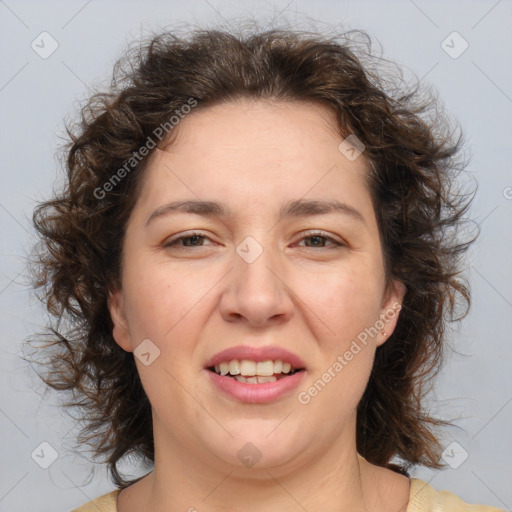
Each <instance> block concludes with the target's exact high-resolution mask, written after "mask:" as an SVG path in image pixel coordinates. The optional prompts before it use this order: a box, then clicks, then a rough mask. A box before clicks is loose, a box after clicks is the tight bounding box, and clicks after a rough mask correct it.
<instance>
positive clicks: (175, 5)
mask: <svg viewBox="0 0 512 512" xmlns="http://www.w3.org/2000/svg"><path fill="white" fill-rule="evenodd" d="M244 15H251V16H255V17H257V18H258V19H259V20H260V21H261V22H262V23H268V24H273V26H283V25H284V24H286V23H289V24H290V25H292V26H297V25H300V26H302V27H303V28H307V27H308V24H310V23H311V20H312V19H314V20H316V21H315V22H314V23H315V25H316V26H317V27H320V28H321V27H322V26H324V23H336V24H340V25H343V26H344V27H345V28H362V29H366V30H368V32H369V33H370V35H372V37H374V38H375V39H377V40H378V41H379V42H380V43H381V44H382V46H383V50H384V55H385V56H387V57H388V58H391V59H393V60H396V61H397V62H398V63H399V64H401V65H403V66H406V67H407V68H408V69H410V70H412V72H414V73H415V74H416V75H417V76H418V77H420V78H422V80H424V81H428V82H429V83H431V84H432V85H433V86H435V87H436V88H437V89H438V91H439V93H440V96H441V98H442V99H443V100H444V103H445V105H446V107H447V108H448V110H449V111H450V112H451V113H452V114H453V115H454V116H455V117H456V118H457V119H458V120H459V121H460V123H461V125H462V127H463V129H464V131H465V134H466V136H467V138H468V146H469V148H470V150H471V152H472V154H473V158H472V161H471V164H470V166H469V167H468V171H469V172H470V173H471V175H472V176H473V177H474V178H475V179H476V180H477V181H478V184H479V189H478V193H477V196H476V198H475V201H474V203H473V206H472V209H471V211H470V217H471V218H472V219H473V220H474V221H475V222H476V223H478V224H479V226H480V229H481V235H480V238H479V240H478V242H477V244H475V245H474V246H473V248H472V250H471V251H470V253H469V255H468V256H469V259H468V276H469V279H470V283H471V288H472V293H473V307H472V309H471V312H470V314H469V316H468V317H467V318H466V319H465V320H464V321H463V323H462V324H461V325H460V327H459V328H455V329H454V330H453V332H452V334H451V339H452V340H453V344H454V345H455V347H456V349H457V351H458V354H455V355H453V356H452V357H451V358H450V361H449V362H448V364H447V365H446V366H445V368H444V370H443V371H442V373H441V375H440V378H439V380H438V386H437V388H436V390H435V392H434V393H433V395H432V408H434V409H435V410H436V411H437V412H438V413H439V414H441V415H443V416H444V417H445V418H448V419H455V420H456V424H457V425H458V426H459V427H460V428H454V429H452V430H450V431H449V433H448V435H447V436H446V439H445V440H444V441H443V443H444V445H446V446H447V447H448V446H449V445H450V444H451V443H453V442H456V443H457V444H456V445H452V446H451V447H450V448H449V450H448V451H447V457H448V459H449V460H450V462H451V464H452V465H453V466H454V468H453V469H452V468H450V467H449V468H448V469H447V470H445V471H431V470H426V469H417V470H416V471H415V473H414V476H416V477H419V478H423V479H425V480H427V481H430V483H431V485H433V486H434V487H436V488H437V489H439V490H440V489H448V490H450V491H452V492H454V493H456V494H458V495H460V496H461V497H462V498H463V499H464V500H466V501H468V502H476V503H486V504H490V505H494V506H497V507H502V508H507V509H510V508H511V507H512V486H511V485H510V484H511V482H512V469H511V463H510V460H511V458H512V450H511V448H512V443H511V435H510V432H511V430H512V429H511V423H512V422H511V419H512V386H511V384H512V382H511V376H510V375H511V372H510V368H511V359H512V358H511V356H512V343H511V341H512V340H511V336H510V324H509V320H510V318H511V316H512V286H511V284H512V270H511V269H512V266H511V265H510V249H511V239H512V237H511V233H512V174H511V172H510V163H509V162H510V147H511V143H510V140H511V136H512V115H511V114H512V70H511V66H510V62H511V55H512V52H511V50H512V33H511V31H510V23H511V21H512V3H511V1H510V0H501V1H496V0H490V1H478V2H477V1H472V2H468V1H456V2H455V1H454V2H446V1H443V2H441V1H438V2H436V1H432V2H427V1H425V0H414V1H413V0H402V1H392V2H371V1H360V2H356V1H341V0H333V1H328V0H323V1H321V0H318V1H316V2H315V3H314V4H313V3H312V2H305V1H294V0H292V1H284V2H283V1H276V2H270V1H258V2H257V1H244V2H235V1H219V0H209V1H206V0H195V1H191V2H187V5H183V2H177V1H166V2H164V1H160V2H159V1H147V2H144V3H142V2H140V3H138V2H133V1H132V2H120V1H119V2H113V1H111V2H100V1H99V0H92V1H89V2H87V1H61V2H57V1H47V2H41V1H39V2H21V1H14V0H6V1H0V20H1V21H0V39H1V43H2V45H1V59H2V63H3V65H2V70H1V76H0V109H1V135H2V136H1V142H0V159H1V166H0V169H1V173H2V174H1V178H2V179H1V187H0V226H1V237H0V319H1V320H0V321H1V324H0V325H1V327H0V329H1V331H0V332H1V333H2V345H1V346H2V350H1V354H0V389H2V396H1V404H0V428H1V433H2V443H1V444H0V460H1V467H0V472H1V473H0V510H1V511H9V512H16V511H24V512H26V511H27V510H31V511H32V510H37V511H40V512H46V511H47V512H50V511H51V512H56V511H58V510H62V511H65V510H69V509H71V508H73V507H75V506H78V505H79V504H81V503H83V502H85V501H88V500H89V499H92V498H93V497H95V496H97V495H99V494H102V493H104V492H107V491H110V490H111V489H113V485H112V484H111V483H110V482H109V481H108V479H107V478H106V476H105V471H104V470H103V469H102V467H100V466H96V467H94V466H92V465H91V464H90V463H88V462H87V461H86V460H85V459H83V458H82V457H81V456H80V455H77V454H73V452H72V451H71V449H70V446H72V444H71V441H72V439H73V435H74V434H75V433H76V431H77V429H76V427H75V424H74V422H73V421H72V420H71V419H70V418H69V417H68V416H67V415H66V414H65V413H64V412H63V411H62V410H61V409H60V408H59V407H58V404H59V399H60V397H59V396H58V395H56V394H50V393H45V390H44V388H43V387H42V386H41V385H40V384H39V382H38V379H37V377H36V376H35V373H34V371H33V370H32V369H31V368H29V367H28V366H27V365H26V364H24V363H23V361H22V360H21V359H20V357H19V356H20V354H21V348H22V341H23V340H24V339H26V337H27V336H29V335H31V334H33V333H34V332H37V331H39V330H41V326H42V325H44V322H45V318H46V317H45V314H44V312H43V310H42V307H41V306H40V305H39V304H38V303H37V301H36V300H35V299H34V298H33V297H32V296H31V295H30V293H29V290H28V287H27V284H26V282H27V279H26V274H27V272H26V269H25V268H24V264H25V263H24V259H25V257H26V255H27V253H28V252H29V251H30V247H31V245H32V243H33V242H34V231H33V229H32V227H31V224H30V218H31V214H32V210H33V207H34V205H35V203H36V202H37V201H38V200H41V199H42V198H45V197H47V196H48V195H49V194H50V192H51V190H52V187H53V184H54V181H55V179H56V175H57V169H58V162H57V160H56V158H55V156H54V155H55V151H56V147H57V145H58V144H60V142H61V140H62V139H61V136H62V134H63V119H64V117H65V116H69V115H73V114H74V112H76V107H77V106H78V101H82V100H83V99H84V98H85V97H86V96H87V95H88V94H89V92H90V91H89V89H88V88H89V87H90V86H91V85H96V84H97V83H98V82H100V81H101V82H102V83H108V82H109V80H110V76H111V68H112V65H113V63H114V61H115V60H116V58H117V57H119V55H120V53H121V52H122V50H123V48H124V47H125V45H126V43H127V42H128V41H130V40H132V39H133V38H138V37H139V36H140V35H141V34H142V35H147V31H148V30H151V29H155V30H158V29H159V28H161V27H164V26H165V25H169V24H173V23H175V22H180V21H187V22H196V23H198V24H201V25H210V26H211V25H216V24H217V23H223V24H225V23H226V22H225V19H227V20H228V22H232V20H233V17H238V16H244ZM43 31H47V32H49V33H50V34H51V36H52V37H53V38H54V39H55V40H56V41H57V42H58V45H59V46H58V48H57V50H56V51H55V52H54V53H53V54H52V55H51V56H50V57H48V58H47V59H43V58H41V57H40V56H39V55H38V54H37V53H36V52H35V51H34V50H33V49H32V48H31V43H32V41H33V40H35V39H36V38H37V37H38V36H39V34H41V32H43ZM453 31H457V32H459V33H460V34H461V36H462V37H463V38H464V40H466V41H467V42H468V44H469V48H468V49H467V50H466V51H465V52H464V53H463V54H462V55H460V56H459V57H458V58H456V59H454V58H452V57H450V56H449V55H448V54H447V53H446V52H445V51H444V50H443V48H442V46H441V43H442V41H443V40H445V38H446V37H447V36H448V35H449V34H451V33H452V32H453ZM38 40H40V39H37V40H36V42H37V41H38ZM448 41H451V39H449V40H448ZM453 41H454V42H453V43H452V42H450V43H448V44H450V46H452V47H453V49H452V51H457V50H459V49H460V48H461V46H460V45H461V44H463V43H462V41H458V40H457V39H455V40H453ZM48 45H49V43H48ZM48 45H46V46H45V48H49V46H48ZM42 442H47V443H49V444H50V445H51V446H52V447H53V449H54V450H55V451H56V452H58V454H59V456H58V459H57V460H56V461H55V462H54V463H53V464H52V465H51V466H50V467H49V468H48V469H43V468H41V467H40V466H39V465H38V464H36V462H35V461H34V460H33V458H32V457H31V453H33V452H34V450H35V449H36V448H37V447H38V446H39V445H40V443H42ZM452 449H453V451H451V450H452ZM41 450H42V451H41ZM462 450H465V452H467V455H468V456H467V459H466V460H464V461H463V462H462V460H463V458H464V457H465V452H464V451H462ZM38 453H39V455H40V457H39V459H38V460H39V461H40V462H41V461H43V462H44V461H45V460H49V459H48V457H50V456H51V450H50V449H49V448H48V447H45V446H43V447H42V448H38V450H36V452H35V454H34V459H37V454H38ZM42 454H44V456H43V455H42ZM459 464H460V465H459ZM455 466H458V467H456V468H455ZM91 469H94V472H93V473H90V470H91Z"/></svg>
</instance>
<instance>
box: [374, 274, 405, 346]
mask: <svg viewBox="0 0 512 512" xmlns="http://www.w3.org/2000/svg"><path fill="white" fill-rule="evenodd" d="M406 291H407V289H406V287H405V285H404V284H403V283H401V282H400V281H396V280H393V281H392V283H391V285H389V286H388V288H387V290H386V292H385V294H384V297H383V301H382V307H381V311H380V321H379V322H377V324H376V326H377V327H378V329H379V333H378V336H377V338H376V344H377V346H380V345H382V344H383V343H384V342H385V341H386V340H387V339H389V337H390V336H391V335H392V334H393V331H394V330H395V327H396V324H397V322H398V317H399V316H400V310H401V309H402V303H403V300H404V296H405V292H406Z"/></svg>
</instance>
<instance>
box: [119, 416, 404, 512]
mask: <svg viewBox="0 0 512 512" xmlns="http://www.w3.org/2000/svg"><path fill="white" fill-rule="evenodd" d="M155 427H157V428H155V429H154V431H155V446H157V447H158V448H159V449H158V450H157V453H155V469H154V471H153V472H152V473H150V474H149V475H148V476H147V477H145V478H144V479H143V480H141V481H140V482H138V483H137V484H135V486H137V485H138V486H139V489H138V493H137V496H138V497H136V495H135V493H132V496H131V497H130V496H128V493H126V494H125V496H124V498H125V499H124V500H123V499H122V498H123V497H122V496H121V497H120V500H119V504H118V506H119V511H120V512H130V511H131V510H138V511H152V512H164V511H165V512H174V511H185V510H186V511H189V512H194V511H195V512H198V511H200V512H216V511H219V510H223V511H233V512H234V511H238V510H245V511H247V512H256V511H258V512H259V511H261V510H269V511H276V512H277V511H279V512H304V510H335V511H337V512H338V511H339V512H342V511H351V512H359V511H361V512H362V511H365V512H373V511H377V510H379V511H384V510H388V509H389V510H391V500H392V498H391V497H390V496H389V495H388V494H390V491H393V492H392V493H391V494H393V493H395V491H398V490H399V491H400V493H401V501H400V503H402V504H403V507H402V506H400V507H399V508H395V509H394V510H395V511H397V512H399V511H400V510H403V511H405V509H406V508H407V501H408V494H407V493H406V487H405V485H404V484H405V480H407V479H406V478H405V477H403V476H400V475H396V477H397V478H394V477H393V476H392V475H391V477H392V478H393V483H392V484H391V485H390V482H391V480H390V479H389V478H388V480H387V481H386V484H385V485H384V486H383V485H382V484H383V479H382V476H383V472H386V473H390V472H389V471H388V470H384V469H382V468H377V467H376V466H373V465H371V464H369V463H368V462H367V461H365V460H364V459H363V458H362V457H360V456H359V455H358V454H357V452H356V449H355V422H353V425H351V428H347V429H346V432H344V433H343V435H341V436H339V438H338V439H339V441H338V442H337V443H335V444H334V445H333V444H331V445H329V446H328V447H325V449H324V450H323V451H320V452H319V451H318V450H316V452H315V456H314V457H310V458H304V459H302V463H301V464H297V462H296V460H295V461H294V462H293V463H289V464H284V465H282V466H273V467H267V468H258V467H257V465H256V466H254V467H252V468H250V469H249V468H240V467H235V466H228V465H226V464H224V463H222V462H221V463H219V462H218V461H215V460H213V459H207V458H206V459H205V456H204V452H203V453H201V450H200V449H195V450H190V449H189V447H188V446H184V444H183V443H180V442H179V440H178V439H175V438H173V437H172V436H169V435H167V434H168V432H167V433H166V435H159V434H162V433H163V432H162V431H161V430H160V429H159V428H158V426H157V425H155ZM349 441H350V442H349ZM292 464H293V465H292ZM388 476H389V475H388ZM397 485H398V487H399V488H398V487H396V488H394V486H397ZM135 486H134V487H135ZM384 488H387V489H386V490H384ZM129 489H130V488H128V489H127V490H126V491H129ZM383 490H384V491H383ZM395 494H396V493H395ZM132 498H133V499H132ZM396 503H397V501H396V498H395V501H394V503H393V504H392V505H393V506H396Z"/></svg>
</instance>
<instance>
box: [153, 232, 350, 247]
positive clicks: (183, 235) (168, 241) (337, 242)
mask: <svg viewBox="0 0 512 512" xmlns="http://www.w3.org/2000/svg"><path fill="white" fill-rule="evenodd" d="M193 236H199V237H201V238H203V239H208V240H211V238H210V237H209V236H208V235H207V234H205V233H203V232H200V231H189V232H187V231H185V232H184V233H179V234H177V235H175V236H173V237H171V238H168V239H166V240H165V241H164V243H163V245H164V247H171V246H172V244H174V243H176V242H179V241H180V240H182V239H187V238H191V237H193ZM314 236H320V237H322V238H325V239H326V240H328V241H330V242H332V244H333V245H332V246H328V247H308V249H328V248H329V247H346V246H347V244H346V243H345V242H344V241H341V240H338V239H336V238H335V237H334V236H332V235H331V234H330V233H328V232H326V231H322V230H311V231H306V232H302V233H300V237H299V239H298V241H299V242H301V241H302V240H304V239H307V238H311V237H314ZM177 247H178V248H179V249H183V250H187V249H193V248H194V247H195V248H200V247H203V246H190V247H186V246H177Z"/></svg>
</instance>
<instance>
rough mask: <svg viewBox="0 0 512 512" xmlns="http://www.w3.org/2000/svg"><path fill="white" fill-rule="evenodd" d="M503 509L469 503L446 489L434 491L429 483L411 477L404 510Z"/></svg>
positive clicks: (482, 511)
mask: <svg viewBox="0 0 512 512" xmlns="http://www.w3.org/2000/svg"><path fill="white" fill-rule="evenodd" d="M503 510H504V509H500V508H495V507H488V506H486V505H470V504H469V503H465V502H464V501H462V500H461V499H460V498H458V497H457V496H455V494H452V493H451V492H448V491H436V490H435V489H434V488H433V487H432V486H431V485H429V484H428V483H426V482H424V481H423V480H418V479H416V478H412V479H411V491H410V497H409V505H408V507H407V511H406V512H434V511H435V512H500V511H503Z"/></svg>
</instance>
